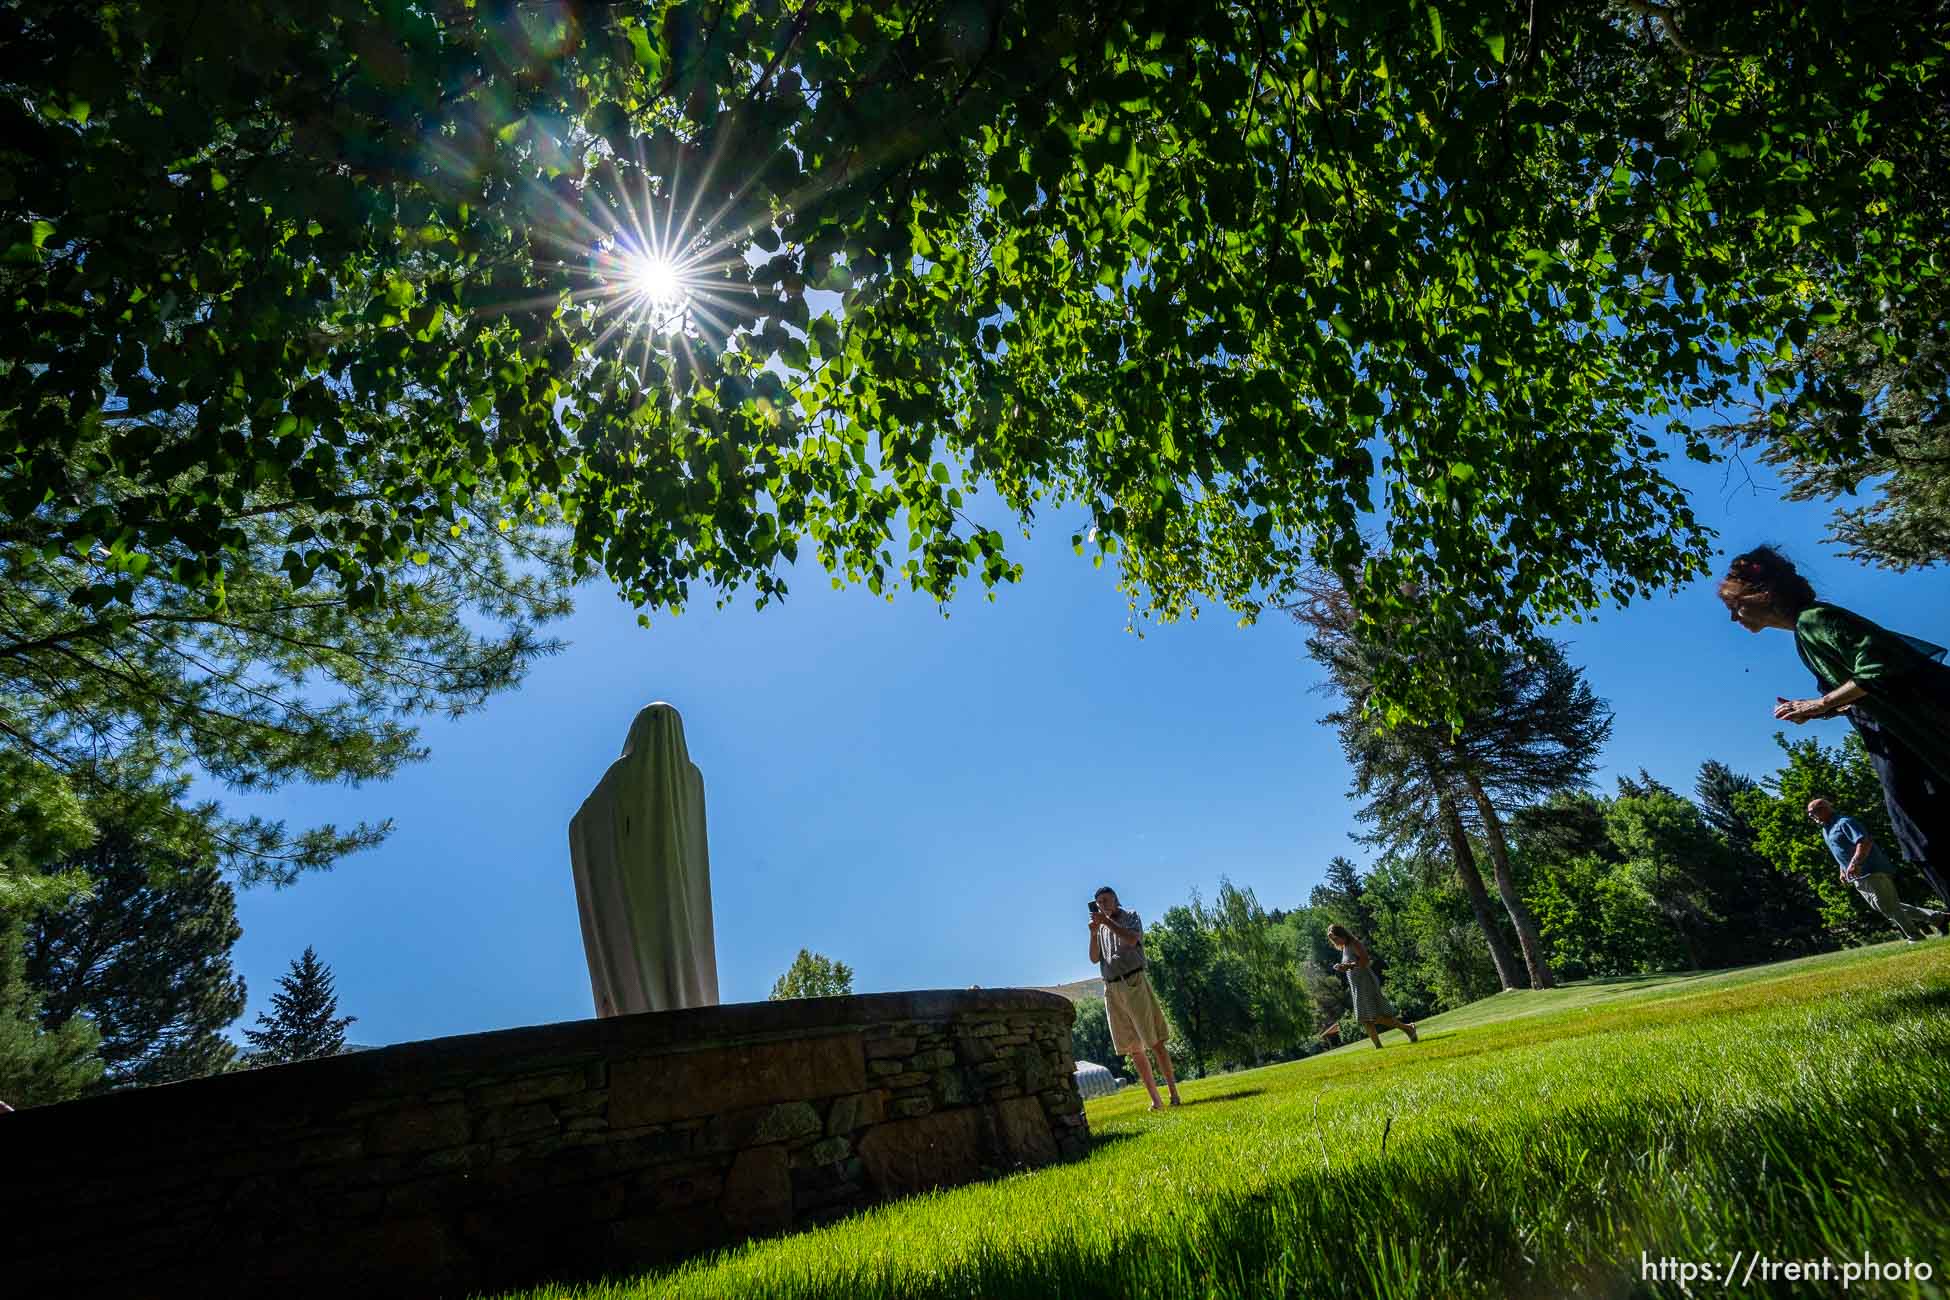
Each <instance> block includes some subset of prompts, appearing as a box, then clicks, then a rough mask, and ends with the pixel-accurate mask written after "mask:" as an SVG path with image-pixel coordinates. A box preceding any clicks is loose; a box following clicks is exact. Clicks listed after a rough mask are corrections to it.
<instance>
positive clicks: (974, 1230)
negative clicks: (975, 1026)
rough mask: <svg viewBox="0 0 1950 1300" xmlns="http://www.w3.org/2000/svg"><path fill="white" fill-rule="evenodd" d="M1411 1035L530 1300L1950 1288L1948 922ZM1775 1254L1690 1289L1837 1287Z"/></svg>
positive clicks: (1209, 1083) (1095, 1118)
mask: <svg viewBox="0 0 1950 1300" xmlns="http://www.w3.org/2000/svg"><path fill="white" fill-rule="evenodd" d="M1421 1027H1422V1041H1421V1043H1420V1044H1419V1045H1416V1046H1410V1045H1409V1044H1408V1043H1407V1041H1406V1040H1405V1039H1404V1038H1403V1037H1402V1035H1400V1034H1399V1033H1389V1034H1387V1035H1385V1036H1384V1038H1383V1042H1384V1043H1385V1044H1386V1048H1385V1050H1382V1051H1379V1052H1377V1051H1375V1050H1374V1049H1373V1048H1371V1047H1369V1046H1368V1045H1367V1044H1366V1043H1365V1042H1363V1043H1359V1044H1352V1045H1349V1046H1347V1047H1343V1048H1340V1049H1338V1050H1336V1051H1334V1052H1330V1053H1327V1054H1325V1055H1322V1056H1317V1057H1313V1058H1311V1059H1309V1060H1305V1061H1299V1062H1294V1063H1292V1064H1288V1065H1279V1066H1271V1067H1268V1068H1266V1069H1261V1070H1252V1071H1246V1072H1243V1073H1239V1074H1230V1075H1225V1076H1222V1077H1220V1078H1216V1079H1207V1080H1201V1081H1199V1082H1197V1083H1192V1084H1188V1085H1186V1086H1185V1088H1184V1089H1183V1092H1184V1095H1185V1101H1186V1103H1187V1104H1186V1105H1185V1106H1184V1107H1183V1108H1182V1109H1179V1110H1176V1111H1169V1112H1166V1113H1164V1114H1160V1115H1152V1114H1149V1113H1147V1112H1146V1111H1145V1109H1144V1107H1145V1105H1146V1102H1147V1099H1146V1098H1145V1096H1144V1094H1143V1090H1142V1089H1127V1090H1125V1091H1124V1092H1122V1093H1119V1094H1118V1095H1116V1096H1113V1097H1107V1098H1103V1099H1101V1100H1099V1101H1096V1102H1092V1103H1091V1104H1090V1107H1089V1114H1090V1127H1091V1131H1092V1133H1093V1134H1094V1135H1095V1136H1096V1139H1097V1145H1096V1148H1095V1150H1093V1151H1092V1153H1091V1154H1090V1155H1089V1156H1088V1157H1087V1158H1085V1159H1083V1160H1080V1161H1076V1162H1074V1163H1071V1164H1067V1165H1063V1166H1059V1167H1056V1168H1051V1169H1045V1170H1041V1171H1038V1172H1035V1173H1027V1174H1020V1175H1016V1176H1013V1177H1010V1178H1006V1179H1001V1180H998V1181H995V1182H991V1183H985V1184H981V1185H978V1186H973V1187H964V1188H959V1189H956V1190H954V1191H949V1192H939V1193H934V1194H931V1195H928V1196H923V1197H919V1198H915V1199H912V1200H908V1201H903V1202H900V1203H898V1204H894V1205H888V1206H883V1207H880V1208H878V1209H874V1210H871V1211H867V1212H865V1213H862V1214H859V1215H856V1216H854V1217H852V1218H850V1219H847V1220H845V1221H844V1222H841V1223H838V1224H835V1225H832V1226H830V1227H826V1228H822V1229H818V1230H814V1231H807V1232H802V1233H797V1234H794V1235H790V1236H785V1237H779V1238H774V1239H771V1240H767V1241H761V1242H754V1243H751V1244H748V1245H746V1246H743V1247H740V1248H737V1249H734V1250H730V1251H726V1252H723V1253H720V1254H717V1255H714V1256H711V1257H708V1258H705V1259H700V1260H696V1261H693V1262H691V1263H689V1264H687V1265H684V1266H682V1267H679V1268H676V1269H673V1270H669V1271H666V1272H661V1273H654V1274H648V1275H645V1276H643V1277H639V1278H634V1279H619V1280H613V1281H611V1282H609V1283H607V1284H600V1285H593V1286H579V1287H560V1288H544V1289H542V1290H539V1291H534V1292H529V1293H525V1294H527V1295H528V1296H530V1297H531V1298H532V1300H541V1298H542V1297H571V1296H573V1297H578V1298H586V1300H595V1298H596V1297H616V1298H619V1300H620V1298H621V1297H639V1296H641V1297H650V1296H656V1297H699V1298H703V1297H710V1298H711V1300H719V1298H721V1297H741V1296H751V1297H768V1298H771V1297H814V1296H817V1297H833V1298H834V1300H839V1298H841V1297H845V1298H847V1300H853V1298H856V1297H858V1298H866V1297H881V1296H888V1297H892V1296H901V1297H907V1296H923V1297H933V1296H942V1297H946V1296H955V1297H980V1298H982V1300H996V1298H1000V1297H1015V1296H1021V1297H1030V1296H1037V1297H1041V1296H1062V1297H1066V1298H1067V1297H1098V1296H1101V1297H1135V1296H1158V1297H1173V1298H1174V1300H1180V1298H1184V1300H1192V1298H1199V1300H1203V1298H1205V1297H1240V1298H1241V1300H1244V1298H1246V1297H1260V1296H1309V1297H1313V1296H1437V1297H1450V1296H1494V1297H1501V1296H1562V1295H1589V1296H1629V1295H1655V1294H1657V1295H1680V1294H1682V1292H1681V1289H1680V1284H1679V1282H1678V1281H1676V1280H1673V1281H1664V1282H1660V1281H1657V1280H1653V1281H1646V1280H1642V1278H1641V1252H1649V1253H1650V1255H1651V1256H1653V1257H1654V1258H1657V1257H1659V1256H1672V1257H1675V1258H1683V1259H1686V1260H1692V1261H1702V1262H1707V1261H1712V1262H1717V1265H1716V1266H1717V1267H1720V1268H1725V1267H1726V1265H1727V1263H1728V1262H1729V1261H1730V1260H1734V1258H1735V1255H1736V1252H1740V1254H1739V1257H1738V1263H1737V1267H1738V1268H1740V1269H1744V1268H1746V1267H1747V1261H1748V1260H1750V1259H1751V1258H1752V1256H1753V1254H1754V1252H1759V1253H1760V1254H1761V1255H1763V1256H1768V1257H1772V1258H1775V1259H1780V1260H1786V1259H1820V1258H1822V1257H1824V1256H1825V1257H1829V1258H1831V1259H1833V1260H1834V1261H1835V1267H1836V1268H1838V1269H1839V1268H1840V1266H1841V1262H1842V1261H1844V1260H1852V1261H1857V1262H1859V1261H1861V1260H1862V1258H1863V1256H1864V1255H1865V1253H1866V1255H1867V1256H1869V1257H1870V1258H1871V1259H1874V1260H1877V1261H1888V1260H1897V1261H1900V1260H1902V1259H1903V1258H1904V1257H1908V1258H1910V1259H1911V1260H1915V1261H1922V1262H1925V1263H1927V1264H1929V1265H1930V1266H1932V1268H1933V1269H1935V1270H1937V1273H1938V1276H1937V1277H1936V1278H1935V1279H1933V1280H1932V1281H1929V1282H1926V1283H1920V1284H1919V1283H1915V1282H1910V1283H1902V1284H1890V1283H1886V1282H1885V1283H1882V1284H1879V1285H1878V1284H1866V1283H1860V1282H1858V1283H1856V1284H1855V1285H1854V1286H1853V1287H1851V1288H1850V1290H1849V1292H1848V1293H1849V1294H1851V1295H1855V1294H1861V1295H1923V1296H1943V1295H1950V1288H1946V1287H1945V1285H1944V1283H1943V1280H1942V1272H1943V1270H1945V1269H1950V1248H1947V1247H1950V1181H1947V1180H1950V1118H1947V1116H1946V1108H1945V1100H1946V1085H1947V1084H1950V940H1936V941H1933V942H1927V943H1922V944H1916V945H1903V944H1885V945H1881V946H1878V947H1874V948H1867V949H1857V950H1854V951H1851V952H1846V953H1834V954H1829V955H1827V956H1822V957H1815V958H1809V959H1806V960H1803V961H1797V962H1788V963H1783V964H1781V965H1776V966H1764V967H1752V968H1748V969H1745V970H1738V971H1729V972H1721V973H1717V974H1709V975H1704V976H1697V975H1667V976H1647V977H1641V978H1634V979H1622V980H1610V981H1587V982H1583V983H1579V984H1574V985H1571V986H1568V987H1566V988H1563V989H1557V990H1552V991H1549V992H1543V993H1527V992H1526V993H1504V994H1500V995H1498V996H1497V997H1494V998H1489V999H1485V1000H1484V1001H1482V1002H1478V1003H1475V1004H1473V1005H1471V1006H1468V1007H1465V1008H1463V1009H1461V1010H1459V1011H1455V1012H1452V1013H1450V1014H1448V1015H1444V1016H1439V1017H1434V1018H1431V1019H1429V1020H1426V1021H1423V1022H1422V1026H1421ZM1384 1138H1385V1141H1384ZM1384 1148H1385V1149H1384ZM1763 1268H1764V1266H1763ZM1763 1277H1764V1271H1763V1273H1762V1276H1752V1275H1749V1277H1748V1279H1747V1282H1746V1285H1745V1286H1744V1287H1739V1286H1735V1287H1729V1286H1727V1285H1726V1284H1724V1283H1720V1282H1714V1283H1704V1282H1698V1281H1696V1282H1694V1283H1693V1285H1692V1290H1691V1294H1693V1295H1731V1294H1736V1293H1737V1294H1742V1295H1790V1294H1792V1295H1826V1294H1841V1293H1842V1283H1841V1279H1840V1277H1839V1276H1837V1277H1836V1278H1834V1279H1833V1280H1831V1281H1829V1282H1827V1283H1825V1284H1815V1285H1812V1286H1811V1285H1810V1284H1808V1283H1805V1282H1802V1283H1792V1282H1788V1281H1783V1280H1776V1281H1774V1282H1773V1283H1771V1284H1768V1283H1766V1282H1764V1281H1763Z"/></svg>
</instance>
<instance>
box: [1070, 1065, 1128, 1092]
mask: <svg viewBox="0 0 1950 1300" xmlns="http://www.w3.org/2000/svg"><path fill="white" fill-rule="evenodd" d="M1117 1086H1118V1085H1117V1076H1116V1075H1114V1074H1112V1073H1111V1072H1110V1071H1109V1070H1106V1069H1105V1068H1104V1067H1103V1066H1101V1065H1099V1064H1097V1063H1096V1062H1095V1061H1078V1062H1077V1094H1078V1095H1079V1096H1082V1097H1107V1096H1109V1095H1110V1094H1111V1093H1113V1092H1116V1091H1117Z"/></svg>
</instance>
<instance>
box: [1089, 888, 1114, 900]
mask: <svg viewBox="0 0 1950 1300" xmlns="http://www.w3.org/2000/svg"><path fill="white" fill-rule="evenodd" d="M1116 892H1117V891H1116V890H1115V889H1112V888H1111V887H1110V886H1109V885H1099V886H1097V892H1096V893H1095V894H1092V895H1091V897H1092V898H1097V897H1100V896H1102V895H1104V894H1115V893H1116Z"/></svg>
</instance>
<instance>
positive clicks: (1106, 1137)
mask: <svg viewBox="0 0 1950 1300" xmlns="http://www.w3.org/2000/svg"><path fill="white" fill-rule="evenodd" d="M1137 1136H1139V1135H1138V1134H1136V1133H1128V1132H1120V1133H1099V1132H1097V1131H1096V1130H1094V1129H1093V1130H1091V1133H1090V1149H1089V1150H1088V1151H1086V1152H1084V1153H1083V1158H1084V1159H1085V1160H1094V1159H1095V1158H1096V1157H1098V1156H1100V1155H1102V1154H1103V1153H1104V1152H1105V1151H1107V1150H1109V1149H1110V1148H1111V1147H1114V1146H1116V1145H1117V1144H1118V1143H1119V1142H1129V1141H1130V1140H1131V1139H1132V1138H1135V1137H1137Z"/></svg>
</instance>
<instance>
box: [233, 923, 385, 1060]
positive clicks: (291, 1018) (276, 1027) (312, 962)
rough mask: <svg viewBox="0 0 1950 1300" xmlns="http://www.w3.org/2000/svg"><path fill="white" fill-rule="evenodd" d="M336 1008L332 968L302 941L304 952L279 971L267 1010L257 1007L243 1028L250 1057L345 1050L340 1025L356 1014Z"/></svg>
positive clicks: (302, 1057) (303, 1057)
mask: <svg viewBox="0 0 1950 1300" xmlns="http://www.w3.org/2000/svg"><path fill="white" fill-rule="evenodd" d="M338 1010H339V998H338V994H337V993H336V992H334V991H333V988H332V968H331V967H329V966H327V965H326V964H325V963H324V962H322V961H320V960H318V954H317V953H316V952H313V951H312V949H311V948H310V947H309V946H307V947H306V949H305V953H304V956H302V957H300V958H298V959H297V960H296V961H294V962H292V963H291V970H290V972H289V973H287V974H285V975H283V976H280V977H279V979H278V991H277V992H276V993H273V994H272V995H271V1011H270V1013H269V1014H266V1013H264V1012H259V1013H258V1017H257V1023H258V1025H259V1026H260V1027H259V1028H257V1029H246V1030H245V1031H244V1037H245V1038H247V1039H249V1040H250V1045H251V1047H252V1049H253V1052H252V1060H253V1062H255V1063H257V1064H260V1065H272V1064H276V1063H278V1062H280V1061H304V1060H309V1059H311V1058H312V1057H314V1056H337V1055H338V1054H339V1053H340V1052H343V1051H344V1050H345V1027H346V1026H347V1025H349V1024H351V1023H352V1022H353V1021H354V1020H356V1019H358V1017H357V1016H341V1015H339V1014H338Z"/></svg>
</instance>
